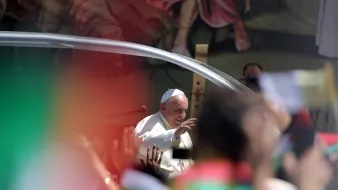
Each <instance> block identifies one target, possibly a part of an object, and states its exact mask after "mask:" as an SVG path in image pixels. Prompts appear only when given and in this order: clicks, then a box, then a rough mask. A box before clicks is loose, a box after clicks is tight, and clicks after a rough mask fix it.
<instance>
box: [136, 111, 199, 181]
mask: <svg viewBox="0 0 338 190" xmlns="http://www.w3.org/2000/svg"><path fill="white" fill-rule="evenodd" d="M175 131H176V129H171V128H170V126H169V124H168V122H167V121H166V120H165V118H164V117H163V115H162V114H161V112H158V113H156V114H153V115H150V116H148V117H146V118H144V119H143V120H142V121H140V122H139V123H138V124H137V126H136V128H135V134H136V136H137V137H139V138H142V144H141V148H140V152H139V154H140V157H141V158H142V159H145V158H146V156H147V148H148V147H152V146H153V145H157V146H159V147H160V148H161V150H162V151H163V158H162V162H161V171H162V172H163V174H165V175H166V176H167V177H169V178H171V177H174V176H176V175H178V174H181V173H183V172H185V171H186V170H187V169H188V168H189V167H190V166H191V165H192V163H193V162H192V160H180V159H173V158H172V147H173V146H177V145H178V148H187V149H188V148H191V147H192V142H191V139H190V136H189V133H187V132H186V133H184V134H183V135H181V138H180V139H177V140H176V139H175V135H174V134H175Z"/></svg>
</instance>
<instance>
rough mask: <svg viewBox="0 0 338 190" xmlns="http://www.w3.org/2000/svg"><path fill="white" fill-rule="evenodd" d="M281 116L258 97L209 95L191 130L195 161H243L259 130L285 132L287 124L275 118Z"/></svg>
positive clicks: (223, 91)
mask: <svg viewBox="0 0 338 190" xmlns="http://www.w3.org/2000/svg"><path fill="white" fill-rule="evenodd" d="M283 114H285V113H283V112H279V111H276V109H275V108H274V107H273V105H271V104H270V102H268V101H267V100H266V99H265V98H264V97H263V96H261V95H259V94H253V95H252V94H250V95H249V94H245V93H240V92H235V91H232V90H228V89H220V90H219V91H215V92H213V93H212V94H211V95H210V96H209V97H207V98H206V99H205V102H204V104H203V107H202V109H201V111H200V113H199V117H198V120H197V126H196V128H195V130H194V131H193V136H194V137H195V143H194V146H196V147H198V150H195V151H196V152H195V153H196V156H197V159H215V158H218V159H219V158H226V159H229V160H231V161H235V162H239V161H244V160H247V159H248V158H249V157H250V155H248V154H250V152H252V151H251V150H250V147H251V146H249V145H250V144H252V141H253V139H254V137H255V136H259V133H260V132H261V131H262V129H265V128H267V127H273V130H278V131H283V130H284V129H285V126H286V125H287V124H288V121H284V120H283V121H281V119H283V118H280V117H279V116H283ZM286 120H287V119H286Z"/></svg>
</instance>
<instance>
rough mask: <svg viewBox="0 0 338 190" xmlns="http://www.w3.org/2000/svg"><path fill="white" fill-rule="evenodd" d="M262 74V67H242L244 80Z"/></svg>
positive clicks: (248, 65) (250, 64)
mask: <svg viewBox="0 0 338 190" xmlns="http://www.w3.org/2000/svg"><path fill="white" fill-rule="evenodd" d="M262 72H263V67H262V66H261V65H260V64H258V63H247V64H245V65H244V67H243V70H242V75H243V77H244V78H246V77H250V78H257V77H259V76H260V75H261V73H262Z"/></svg>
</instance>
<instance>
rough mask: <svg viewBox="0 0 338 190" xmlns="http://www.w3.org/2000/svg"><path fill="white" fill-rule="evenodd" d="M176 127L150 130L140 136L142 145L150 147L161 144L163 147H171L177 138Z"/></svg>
mask: <svg viewBox="0 0 338 190" xmlns="http://www.w3.org/2000/svg"><path fill="white" fill-rule="evenodd" d="M175 131H176V129H170V130H166V131H163V132H156V131H149V132H145V133H144V134H143V135H141V136H139V137H140V138H142V145H143V146H145V147H150V146H153V145H157V146H159V147H160V148H161V149H171V148H172V144H173V142H174V141H175V140H177V139H176V138H175Z"/></svg>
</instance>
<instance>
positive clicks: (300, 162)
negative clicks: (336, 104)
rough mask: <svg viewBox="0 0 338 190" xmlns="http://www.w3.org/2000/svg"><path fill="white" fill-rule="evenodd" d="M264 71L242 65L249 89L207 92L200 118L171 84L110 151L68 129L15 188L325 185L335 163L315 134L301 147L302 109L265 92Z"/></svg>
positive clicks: (313, 189)
mask: <svg viewBox="0 0 338 190" xmlns="http://www.w3.org/2000/svg"><path fill="white" fill-rule="evenodd" d="M262 71H263V68H262V67H261V66H260V65H259V64H255V63H253V64H248V65H246V66H245V67H244V68H243V77H242V78H241V79H240V81H241V82H242V83H243V84H245V85H246V86H247V87H249V88H250V89H251V90H252V91H253V92H254V93H252V92H247V93H245V92H236V91H233V90H230V89H222V88H215V89H211V90H210V91H209V92H208V93H207V94H206V95H205V97H204V103H203V106H202V108H201V110H200V112H199V114H198V117H197V118H186V115H187V110H188V106H189V103H188V98H187V97H186V95H185V93H184V92H183V91H181V90H179V89H169V90H167V91H166V92H165V93H164V94H163V96H162V98H161V100H160V105H159V111H158V112H156V113H154V114H153V115H150V116H147V117H145V118H144V119H142V120H141V121H140V122H139V123H138V124H137V125H136V127H128V128H124V129H123V132H122V133H121V136H120V137H119V138H118V139H113V140H112V142H111V143H110V144H111V146H110V147H108V148H107V147H105V146H104V145H103V144H104V143H102V142H101V141H100V139H97V138H91V137H87V136H86V135H84V134H79V133H77V134H75V133H73V134H72V135H70V136H68V137H69V138H68V139H67V140H66V141H62V142H57V143H55V144H52V145H51V146H52V147H47V149H48V150H51V151H50V152H47V153H46V152H45V153H44V155H43V156H40V157H39V156H37V157H36V158H39V159H35V160H34V161H32V163H31V164H28V166H29V167H27V168H25V169H24V170H23V172H22V174H21V177H19V179H18V181H17V183H16V184H17V187H16V188H15V189H18V190H26V189H27V190H31V189H35V190H38V189H72V190H75V189H81V190H85V189H88V190H101V189H109V190H118V189H129V190H141V189H142V190H155V189H156V190H169V189H172V190H204V189H205V190H206V189H208V190H209V189H210V190H221V189H237V190H246V189H248V190H249V189H256V190H270V189H271V190H279V189H280V190H295V189H299V190H324V189H326V188H327V187H329V185H330V184H332V181H336V180H334V179H333V176H334V172H335V170H337V168H338V166H337V165H334V162H335V161H336V160H335V159H334V157H327V156H326V155H325V154H324V153H325V151H326V149H327V145H326V143H325V142H324V141H323V140H322V139H320V138H319V139H315V135H313V136H312V138H313V142H314V144H313V145H311V146H306V145H304V146H303V147H306V149H304V150H299V147H298V144H297V143H298V140H297V139H298V138H299V137H298V135H297V134H298V133H299V132H301V133H303V134H305V133H307V132H309V131H310V132H314V130H313V131H312V129H313V128H311V122H310V119H309V117H308V115H306V109H305V108H304V112H303V111H302V112H300V113H298V114H293V115H291V114H290V113H289V112H288V111H287V110H286V109H285V108H284V107H283V106H282V105H280V104H278V103H276V102H274V101H273V100H271V99H269V98H268V97H267V96H266V95H265V94H264V93H262V92H261V91H260V88H259V84H258V82H257V77H258V76H259V75H260V74H261V72H262ZM313 134H315V133H313ZM107 160H109V161H107ZM27 162H30V161H29V160H28V161H27ZM108 163H109V164H108ZM51 166H52V167H51Z"/></svg>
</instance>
